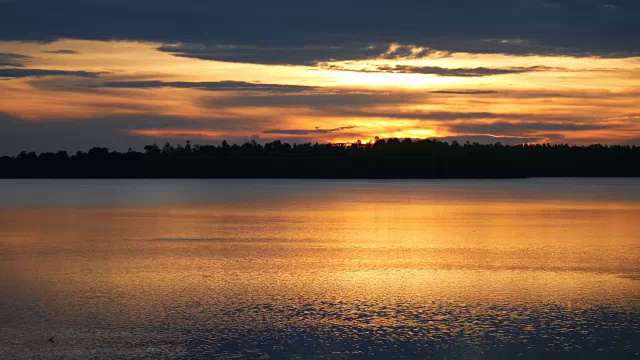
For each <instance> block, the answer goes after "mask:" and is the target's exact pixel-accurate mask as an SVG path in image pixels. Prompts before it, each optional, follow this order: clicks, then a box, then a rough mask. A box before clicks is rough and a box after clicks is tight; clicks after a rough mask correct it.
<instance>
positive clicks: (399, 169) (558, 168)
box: [0, 139, 640, 180]
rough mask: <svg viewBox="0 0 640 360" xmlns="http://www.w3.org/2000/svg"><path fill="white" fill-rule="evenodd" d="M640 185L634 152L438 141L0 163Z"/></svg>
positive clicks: (4, 163)
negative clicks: (630, 180)
mask: <svg viewBox="0 0 640 360" xmlns="http://www.w3.org/2000/svg"><path fill="white" fill-rule="evenodd" d="M539 177H542V178H545V177H553V178H559V177H573V178H593V177H640V147H636V146H603V145H598V144H596V145H590V146H569V145H564V144H563V145H549V144H540V145H514V146H508V145H502V144H500V143H496V144H491V145H481V144H477V143H473V144H470V143H466V144H458V143H455V142H453V143H451V144H449V143H446V142H440V141H436V140H418V141H414V140H410V139H405V140H402V141H400V140H398V139H389V140H378V141H376V142H375V143H368V144H362V143H354V144H317V143H316V144H310V143H306V144H293V145H291V144H287V143H282V142H280V141H275V142H272V143H267V144H264V145H261V144H257V143H256V142H249V143H245V144H242V145H229V144H227V143H226V142H223V144H222V145H219V146H213V145H191V143H190V142H187V143H186V144H185V145H184V146H183V145H177V146H173V145H171V144H168V143H167V144H165V145H164V147H162V148H160V147H159V146H157V145H155V144H154V145H148V146H145V148H144V152H136V151H132V150H130V151H128V152H115V151H110V150H109V149H107V148H98V147H96V148H92V149H90V150H89V151H88V152H77V153H76V154H74V155H69V154H67V152H64V151H59V152H56V153H42V154H36V153H33V152H31V153H27V152H21V153H20V154H19V155H18V156H15V157H7V156H5V157H0V178H2V179H386V180H391V179H526V178H539Z"/></svg>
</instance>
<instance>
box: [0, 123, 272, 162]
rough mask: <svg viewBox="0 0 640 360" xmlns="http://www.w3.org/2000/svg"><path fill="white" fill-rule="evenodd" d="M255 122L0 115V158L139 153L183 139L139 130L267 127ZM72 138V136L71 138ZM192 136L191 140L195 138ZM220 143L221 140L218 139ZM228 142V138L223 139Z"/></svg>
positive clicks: (250, 128)
mask: <svg viewBox="0 0 640 360" xmlns="http://www.w3.org/2000/svg"><path fill="white" fill-rule="evenodd" d="M268 125H269V123H268V122H264V121H262V120H256V119H234V120H228V119H216V118H208V119H185V118H179V117H174V116H161V115H121V116H112V117H103V118H87V119H51V120H39V121H32V120H22V119H20V118H17V117H15V116H12V115H9V114H3V113H0V156H3V155H15V154H17V153H18V152H20V151H22V150H26V151H37V152H47V151H57V150H67V151H77V150H87V149H89V148H92V147H94V146H106V147H109V148H111V149H115V150H120V151H123V150H127V149H128V148H129V147H133V148H136V149H138V150H141V149H142V147H143V146H144V145H146V144H150V143H154V142H158V143H163V142H165V141H174V140H175V141H178V140H179V141H182V140H184V137H178V136H176V137H172V136H170V135H169V136H166V137H163V138H156V137H149V136H144V135H136V134H134V133H133V132H134V131H140V130H148V129H155V130H158V129H159V130H192V131H197V130H201V129H202V130H209V131H234V130H244V131H246V132H249V131H255V127H256V126H259V127H260V126H262V127H264V126H268ZM71 134H73V136H71ZM195 137H196V136H193V138H195ZM221 140H222V139H221ZM227 140H231V138H229V139H227Z"/></svg>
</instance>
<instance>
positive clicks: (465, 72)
mask: <svg viewBox="0 0 640 360" xmlns="http://www.w3.org/2000/svg"><path fill="white" fill-rule="evenodd" d="M547 70H551V69H550V68H548V67H545V66H530V67H506V68H487V67H477V68H443V67H439V66H408V65H396V66H379V67H378V68H377V69H376V70H372V71H373V72H390V73H399V74H426V75H437V76H452V77H481V76H492V75H507V74H522V73H527V72H535V71H547Z"/></svg>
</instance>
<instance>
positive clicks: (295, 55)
mask: <svg viewBox="0 0 640 360" xmlns="http://www.w3.org/2000/svg"><path fill="white" fill-rule="evenodd" d="M388 49H389V45H388V44H375V45H366V44H360V45H353V44H349V45H342V46H327V45H310V46H295V45H293V46H256V45H220V44H214V45H206V44H188V43H187V44H175V45H165V46H161V47H159V48H158V50H160V51H164V52H168V53H171V54H173V55H176V56H180V57H187V58H194V59H202V60H217V61H226V62H237V63H255V64H269V65H315V64H317V63H318V62H325V61H342V60H364V59H370V58H374V57H377V56H381V55H382V54H384V53H385V52H387V51H388Z"/></svg>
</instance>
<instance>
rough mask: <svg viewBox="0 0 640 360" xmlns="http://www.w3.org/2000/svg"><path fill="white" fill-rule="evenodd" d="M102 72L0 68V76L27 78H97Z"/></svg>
mask: <svg viewBox="0 0 640 360" xmlns="http://www.w3.org/2000/svg"><path fill="white" fill-rule="evenodd" d="M101 74H102V73H97V72H89V71H67V70H43V69H0V78H10V79H14V78H27V77H43V76H79V77H87V78H97V77H99V76H100V75H101Z"/></svg>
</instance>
